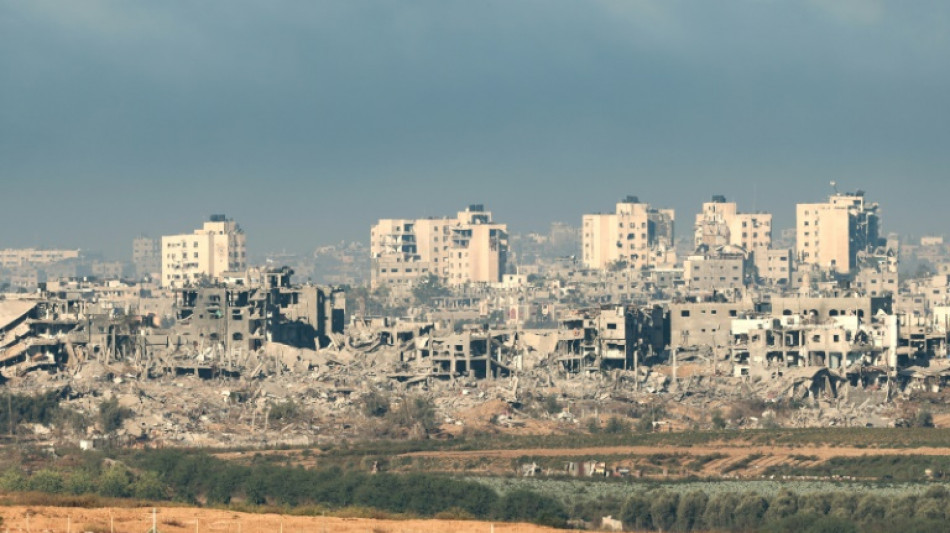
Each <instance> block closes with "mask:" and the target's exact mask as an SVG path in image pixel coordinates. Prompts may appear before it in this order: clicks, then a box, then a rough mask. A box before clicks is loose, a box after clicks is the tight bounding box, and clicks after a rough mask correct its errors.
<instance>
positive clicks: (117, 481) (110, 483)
mask: <svg viewBox="0 0 950 533" xmlns="http://www.w3.org/2000/svg"><path fill="white" fill-rule="evenodd" d="M130 484H131V480H130V478H129V472H128V471H127V470H126V469H125V468H123V467H121V466H113V467H112V468H110V469H108V470H106V471H105V472H103V473H102V475H100V476H99V481H98V483H97V484H96V485H97V486H98V488H99V495H100V496H107V497H110V498H125V497H128V496H129V494H130Z"/></svg>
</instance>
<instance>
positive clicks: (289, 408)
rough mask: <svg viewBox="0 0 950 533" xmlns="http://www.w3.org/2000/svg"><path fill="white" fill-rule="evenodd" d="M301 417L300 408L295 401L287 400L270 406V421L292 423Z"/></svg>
mask: <svg viewBox="0 0 950 533" xmlns="http://www.w3.org/2000/svg"><path fill="white" fill-rule="evenodd" d="M299 416H300V407H298V406H297V403H296V402H295V401H293V400H287V401H285V402H281V403H272V404H271V406H270V414H269V415H268V417H269V418H270V420H283V421H285V422H290V421H292V420H295V419H297V417H299Z"/></svg>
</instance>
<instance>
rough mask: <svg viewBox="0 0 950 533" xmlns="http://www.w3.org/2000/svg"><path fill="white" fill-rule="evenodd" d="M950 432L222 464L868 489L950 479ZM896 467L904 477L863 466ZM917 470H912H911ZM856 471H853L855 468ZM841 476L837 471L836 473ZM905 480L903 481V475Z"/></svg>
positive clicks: (371, 452) (791, 435)
mask: <svg viewBox="0 0 950 533" xmlns="http://www.w3.org/2000/svg"><path fill="white" fill-rule="evenodd" d="M948 444H950V431H948V430H946V429H933V428H929V429H921V428H891V429H869V428H832V429H775V430H753V431H741V432H736V431H721V432H715V431H706V432H702V431H698V432H690V431H687V432H672V433H667V432H664V433H626V434H619V435H612V434H600V435H577V436H576V437H574V438H572V439H566V438H564V437H563V436H561V435H547V436H532V437H519V438H499V439H484V438H480V439H469V440H465V439H459V440H457V441H435V442H433V441H415V442H405V441H404V442H387V441H381V442H366V443H355V444H353V445H350V446H347V447H330V448H326V449H285V450H261V451H247V452H226V453H219V454H217V457H218V458H221V459H226V460H231V461H237V462H247V461H249V460H252V459H254V458H258V459H259V458H262V457H266V458H268V459H269V460H271V461H277V462H281V463H284V464H296V465H302V466H306V467H317V468H320V467H328V466H340V467H342V468H344V469H350V468H365V465H368V464H374V463H376V462H378V463H379V465H380V468H381V469H383V470H386V471H391V472H445V473H452V474H473V475H480V476H485V475H489V476H491V475H503V476H510V475H519V474H520V466H521V465H523V464H530V463H536V464H537V465H538V466H540V467H541V468H542V469H543V470H544V471H545V473H546V474H548V475H552V474H553V475H557V474H558V473H563V468H564V466H565V464H566V463H567V462H570V461H575V462H576V461H583V460H598V461H605V462H607V463H608V465H609V466H611V467H625V468H629V469H630V470H631V472H633V473H635V474H636V475H640V476H642V477H646V478H672V479H676V478H683V477H700V478H723V477H725V478H758V477H761V476H763V475H775V476H783V475H790V476H819V477H833V476H854V477H860V478H862V479H884V480H887V479H895V480H896V479H900V480H905V481H910V480H927V479H929V477H928V476H930V474H927V473H926V471H928V470H929V471H931V474H933V473H937V474H938V476H937V477H945V476H946V475H950V446H948ZM883 458H887V460H889V461H892V462H893V463H894V465H893V466H894V468H893V470H894V473H893V474H891V473H888V472H887V471H886V470H885V469H880V468H877V469H875V470H874V471H869V472H868V474H867V475H864V474H862V473H861V469H860V468H858V465H862V464H871V463H874V462H877V463H879V464H878V466H881V465H880V463H882V462H883ZM911 463H913V464H912V466H913V469H912V470H907V469H902V468H901V466H902V465H903V466H911ZM849 465H851V466H849ZM831 466H833V467H834V468H830V467H831ZM894 474H896V475H894Z"/></svg>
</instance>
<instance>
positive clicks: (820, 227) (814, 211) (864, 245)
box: [796, 191, 881, 272]
mask: <svg viewBox="0 0 950 533" xmlns="http://www.w3.org/2000/svg"><path fill="white" fill-rule="evenodd" d="M877 209H878V205H877V204H876V203H874V204H869V203H866V202H865V200H864V192H863V191H858V192H856V193H835V194H833V195H832V196H831V197H830V198H829V199H828V201H827V202H825V203H820V204H798V207H797V211H796V239H797V240H796V255H797V258H798V262H799V263H801V264H805V265H818V266H820V267H821V268H827V269H831V270H834V271H836V272H850V271H851V270H852V269H853V268H855V266H856V260H857V254H858V252H862V251H871V250H873V249H874V248H876V247H877V246H879V245H880V244H881V243H880V237H879V219H878V214H877Z"/></svg>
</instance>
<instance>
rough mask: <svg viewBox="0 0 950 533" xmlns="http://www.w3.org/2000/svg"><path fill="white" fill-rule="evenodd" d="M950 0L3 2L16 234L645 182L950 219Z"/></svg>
mask: <svg viewBox="0 0 950 533" xmlns="http://www.w3.org/2000/svg"><path fill="white" fill-rule="evenodd" d="M948 58H950V2H946V1H945V0H915V1H913V2H907V1H885V0H800V1H793V0H788V1H779V0H717V1H715V2H710V1H709V0H691V1H686V0H616V1H613V0H583V1H582V0H484V1H477V2H476V1H472V0H458V1H455V0H399V1H386V0H365V1H364V0H338V1H322V0H300V1H289V0H288V1H283V0H268V1H266V2H260V1H253V2H252V1H247V0H205V1H202V2H194V1H190V0H189V1H183V0H163V1H161V2H156V1H136V0H115V1H112V0H84V1H83V2H76V1H74V0H61V1H53V0H0V248H2V247H26V246H43V247H71V248H75V247H78V248H82V249H85V250H99V251H103V252H104V253H106V254H107V255H108V256H113V257H117V258H125V257H127V256H130V255H131V241H132V238H133V237H135V236H136V235H138V234H141V233H145V234H149V235H152V236H158V235H162V234H171V233H182V232H190V231H191V230H193V229H195V228H197V227H199V226H200V224H201V222H202V221H203V220H205V219H206V218H207V216H208V215H209V214H211V213H226V214H227V215H228V216H229V217H232V218H234V219H235V220H237V221H238V222H239V223H240V224H241V226H242V227H243V228H244V230H245V232H246V233H247V235H248V247H249V249H250V251H251V252H252V253H263V252H265V251H273V250H281V249H286V250H290V251H308V250H312V249H313V248H314V247H316V246H319V245H323V244H328V243H333V242H340V241H341V240H363V241H368V238H369V228H370V226H371V224H372V223H373V222H374V221H375V220H376V219H378V218H415V217H424V216H442V215H453V214H454V213H455V212H456V211H458V210H460V209H463V208H464V207H465V206H466V205H468V204H471V203H483V204H485V205H486V206H487V207H488V208H489V209H490V210H492V211H493V213H494V216H495V218H496V220H499V221H501V222H507V223H508V224H509V230H510V231H512V232H525V231H544V230H546V228H547V227H548V225H549V224H550V223H551V222H552V221H565V222H570V223H573V224H576V225H579V224H580V219H581V216H582V214H584V213H593V212H606V211H610V210H612V209H613V206H614V204H615V203H616V202H617V201H618V200H619V199H621V198H622V197H624V196H626V195H628V194H632V195H637V196H639V198H640V199H641V200H642V201H645V202H649V203H651V204H652V205H654V206H656V207H672V208H675V209H676V211H677V220H678V226H677V233H678V234H679V235H687V234H689V233H690V232H691V224H692V219H693V217H694V215H695V213H696V212H697V211H698V210H699V209H700V205H701V203H702V202H703V201H706V200H708V199H709V197H710V196H711V195H713V194H723V195H725V196H727V197H728V198H729V199H730V200H735V201H737V202H738V203H739V208H740V210H744V211H752V210H766V211H771V212H772V213H774V215H775V224H776V225H777V226H779V227H791V226H793V225H794V210H795V207H794V206H795V203H797V202H817V201H821V200H823V199H824V198H825V197H826V196H827V195H828V194H830V193H831V192H832V189H831V186H830V182H831V181H832V180H834V181H836V182H837V184H838V188H839V189H840V190H843V191H845V190H848V191H851V190H857V189H862V190H865V191H867V196H868V199H869V200H871V201H876V202H879V203H880V204H881V214H882V217H883V225H884V229H885V231H894V232H899V233H901V234H904V235H922V234H933V233H937V234H942V233H947V230H948V227H947V226H948V224H947V218H946V216H945V213H946V208H945V206H946V204H947V201H948V198H950V67H948V65H950V63H948V61H950V59H948Z"/></svg>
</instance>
